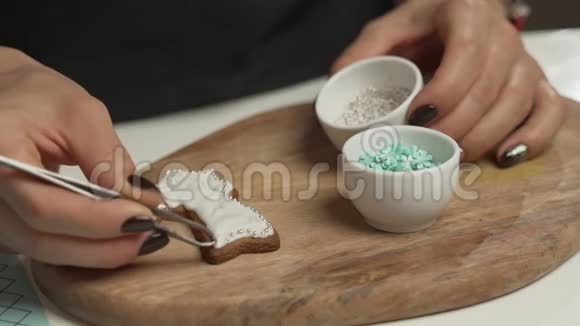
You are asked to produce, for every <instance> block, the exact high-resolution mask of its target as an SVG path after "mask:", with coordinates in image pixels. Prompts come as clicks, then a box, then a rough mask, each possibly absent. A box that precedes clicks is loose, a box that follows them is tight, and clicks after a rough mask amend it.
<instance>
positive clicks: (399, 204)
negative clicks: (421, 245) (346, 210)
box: [339, 126, 461, 233]
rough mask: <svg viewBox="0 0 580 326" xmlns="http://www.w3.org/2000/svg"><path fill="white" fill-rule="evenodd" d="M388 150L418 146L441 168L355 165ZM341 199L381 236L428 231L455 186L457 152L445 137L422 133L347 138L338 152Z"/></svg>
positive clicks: (377, 131) (397, 130)
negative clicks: (391, 146) (364, 156)
mask: <svg viewBox="0 0 580 326" xmlns="http://www.w3.org/2000/svg"><path fill="white" fill-rule="evenodd" d="M388 144H404V145H407V146H412V145H417V146H418V147H419V148H421V149H424V150H426V151H428V152H429V153H431V154H432V155H433V160H434V161H435V162H438V163H440V165H439V166H437V167H434V168H430V169H425V170H419V171H411V172H391V171H383V170H380V169H373V168H368V167H366V166H365V165H364V164H362V163H359V162H358V159H359V158H360V156H361V154H363V153H364V152H372V153H374V152H376V151H378V150H379V149H382V148H383V147H384V146H386V145H388ZM342 155H343V158H342V167H341V171H342V173H341V175H342V181H343V184H342V188H341V189H339V190H340V191H341V193H342V194H343V196H345V197H347V198H349V199H351V200H352V202H353V204H354V206H355V207H356V209H357V210H358V211H359V212H360V213H361V214H362V215H363V217H364V218H365V220H366V222H367V223H368V224H369V225H371V226H373V227H374V228H377V229H379V230H383V231H389V232H396V233H406V232H415V231H419V230H422V229H425V228H427V227H429V226H431V225H432V224H433V223H434V222H435V220H436V219H437V217H439V216H441V214H442V213H443V211H444V210H445V208H446V207H447V204H448V203H449V200H450V198H451V196H452V195H453V191H454V189H455V188H456V185H457V179H458V169H459V158H460V155H461V149H460V148H459V146H458V145H457V143H456V142H455V141H454V140H453V139H452V138H451V137H449V136H447V135H445V134H443V133H441V132H438V131H435V130H432V129H428V128H422V127H414V126H384V127H377V128H372V129H369V130H366V131H364V132H361V133H358V134H356V135H355V136H353V137H351V138H350V139H349V140H348V141H347V142H346V143H345V144H344V147H343V149H342Z"/></svg>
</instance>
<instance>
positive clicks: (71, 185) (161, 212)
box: [0, 155, 215, 247]
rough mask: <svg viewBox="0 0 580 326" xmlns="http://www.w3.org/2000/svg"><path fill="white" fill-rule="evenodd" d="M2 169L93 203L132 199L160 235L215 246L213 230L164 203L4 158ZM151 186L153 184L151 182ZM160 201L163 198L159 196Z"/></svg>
mask: <svg viewBox="0 0 580 326" xmlns="http://www.w3.org/2000/svg"><path fill="white" fill-rule="evenodd" d="M0 166H5V167H9V168H12V169H14V170H18V171H20V172H23V173H26V174H27V175H29V176H32V177H35V178H37V179H40V180H42V181H46V182H48V183H51V184H53V185H55V186H59V187H61V188H63V189H66V190H69V191H72V192H74V193H77V194H79V195H82V196H85V197H88V198H91V199H94V200H103V199H117V198H122V199H129V200H133V201H137V202H138V203H140V204H142V205H143V206H146V207H148V208H149V209H151V211H152V212H153V214H154V215H155V217H156V219H155V220H154V226H155V229H156V230H157V231H162V232H165V233H167V235H168V236H170V237H171V238H174V239H176V240H179V241H182V242H185V243H187V244H190V245H192V246H197V247H211V246H213V245H214V244H215V236H214V234H213V232H211V230H209V229H208V228H207V227H206V226H205V225H203V224H201V223H197V222H195V221H193V220H191V219H189V218H187V217H184V216H181V215H179V214H176V213H174V212H172V211H171V209H170V208H169V207H168V206H167V204H166V203H165V202H163V200H162V199H161V202H159V203H157V204H155V205H151V204H146V203H144V202H142V201H140V200H139V199H136V198H133V197H132V196H127V195H123V194H121V193H119V192H116V191H114V190H111V189H107V188H104V187H101V186H99V185H96V184H93V183H90V182H85V181H81V180H78V179H74V178H71V177H67V176H63V175H60V174H58V173H55V172H52V171H49V170H46V169H42V168H39V167H36V166H33V165H30V164H26V163H23V162H20V161H17V160H14V159H11V158H8V157H5V156H2V155H0ZM149 183H150V182H149ZM156 191H158V190H157V189H156ZM159 197H160V198H161V196H159ZM161 220H167V221H173V222H178V223H181V224H183V225H185V226H187V227H189V228H192V229H196V230H199V231H202V232H205V233H206V234H207V235H208V236H209V237H210V239H211V241H207V242H201V241H198V240H197V239H195V238H194V237H192V236H186V235H183V234H180V233H178V232H176V231H174V230H172V229H171V228H169V227H167V226H166V225H163V224H161V223H160V222H161Z"/></svg>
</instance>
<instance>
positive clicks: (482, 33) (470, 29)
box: [407, 1, 490, 126]
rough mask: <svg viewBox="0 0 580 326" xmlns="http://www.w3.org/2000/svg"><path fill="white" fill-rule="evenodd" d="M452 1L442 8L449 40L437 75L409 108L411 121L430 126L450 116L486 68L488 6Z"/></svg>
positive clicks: (440, 28) (440, 27) (442, 23)
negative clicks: (469, 6) (471, 5)
mask: <svg viewBox="0 0 580 326" xmlns="http://www.w3.org/2000/svg"><path fill="white" fill-rule="evenodd" d="M465 3H466V2H465V1H451V2H449V3H448V4H447V5H446V6H445V7H444V10H442V11H441V15H442V16H441V18H440V20H439V23H438V27H437V28H438V31H439V36H440V37H441V39H442V40H443V42H444V44H445V50H444V54H443V58H442V61H441V64H440V66H439V68H438V69H437V70H436V72H435V75H434V76H433V79H432V80H431V81H430V82H429V83H428V84H427V85H426V86H425V88H424V89H423V90H422V91H421V92H419V94H418V95H417V97H416V98H415V99H414V100H413V102H412V103H411V105H410V107H411V108H413V109H411V110H409V112H408V116H407V117H408V121H409V124H411V125H419V126H426V125H429V123H431V122H433V121H435V120H437V119H440V118H441V117H443V116H446V115H447V114H448V113H449V112H451V111H452V110H453V109H454V108H455V107H456V106H457V104H459V102H460V101H461V99H463V98H464V97H465V96H466V94H467V93H468V91H469V90H470V89H471V87H472V86H473V84H474V83H475V81H476V80H477V79H478V77H479V75H480V74H481V72H482V67H483V63H484V62H485V53H486V46H487V44H488V41H487V39H488V37H489V34H490V33H488V31H489V24H490V17H489V15H487V14H485V12H486V11H485V10H482V11H481V12H478V14H476V10H473V9H472V8H465V6H466V4H465Z"/></svg>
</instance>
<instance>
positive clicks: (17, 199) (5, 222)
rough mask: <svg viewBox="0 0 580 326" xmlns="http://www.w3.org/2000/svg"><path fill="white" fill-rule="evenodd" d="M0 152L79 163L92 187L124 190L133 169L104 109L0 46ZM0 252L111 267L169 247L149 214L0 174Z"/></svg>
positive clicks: (32, 160)
mask: <svg viewBox="0 0 580 326" xmlns="http://www.w3.org/2000/svg"><path fill="white" fill-rule="evenodd" d="M0 154H1V155H4V156H7V157H10V158H13V159H16V160H19V161H22V162H25V163H28V164H32V165H35V166H39V167H43V168H48V169H52V170H56V169H58V166H59V165H60V164H66V165H79V166H80V168H81V169H82V171H83V172H84V174H85V175H86V176H87V178H89V179H90V180H91V181H92V182H96V183H99V184H101V185H103V186H105V187H108V188H120V187H121V186H125V185H124V184H123V183H124V182H126V181H125V178H126V177H127V176H128V175H129V174H130V173H132V172H133V170H134V168H135V167H134V164H133V162H132V161H131V158H130V157H129V155H128V154H127V152H126V151H125V150H124V148H123V146H122V144H121V142H120V140H119V138H118V137H117V135H116V133H115V131H114V129H113V126H112V123H111V120H110V117H109V114H108V111H107V109H106V108H105V106H104V105H103V104H102V103H101V102H99V101H98V100H97V99H95V98H94V97H92V96H90V95H89V94H88V93H87V92H86V91H85V90H84V89H83V88H82V87H80V86H79V85H77V84H76V83H74V82H73V81H71V80H69V79H68V78H66V77H64V76H63V75H61V74H59V73H57V72H56V71H54V70H51V69H49V68H47V67H45V66H43V65H41V64H40V63H38V62H36V61H34V60H33V59H31V58H30V57H28V56H26V55H24V54H23V53H21V52H19V51H16V50H13V49H9V48H1V47H0ZM0 178H1V180H2V181H1V183H0V248H2V247H6V248H7V249H10V250H12V251H14V252H17V253H20V254H24V255H27V256H30V257H32V258H34V259H36V260H39V261H43V262H47V263H52V264H57V265H74V266H84V267H95V268H114V267H118V266H121V265H124V264H127V263H130V262H131V261H133V260H134V259H135V257H136V256H137V255H139V254H147V253H150V252H152V251H154V250H156V249H159V248H161V247H162V246H164V245H166V244H167V242H168V238H167V235H165V234H159V233H154V234H152V233H151V232H149V231H151V230H152V228H153V223H152V219H151V218H150V217H149V216H151V212H150V211H149V210H148V209H147V208H145V207H144V206H141V205H139V204H136V203H134V202H131V201H127V200H120V199H118V200H102V201H95V200H92V199H88V198H85V197H82V196H79V195H77V194H73V193H71V192H69V191H66V190H63V189H60V188H57V187H55V186H52V185H49V184H46V183H42V182H39V181H38V180H35V179H32V178H30V177H27V176H25V175H23V174H21V173H19V172H16V171H14V170H11V169H8V168H0Z"/></svg>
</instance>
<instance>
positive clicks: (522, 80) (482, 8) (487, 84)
mask: <svg viewBox="0 0 580 326" xmlns="http://www.w3.org/2000/svg"><path fill="white" fill-rule="evenodd" d="M501 2H502V1H489V0H432V1H424V0H408V1H406V2H405V3H404V4H403V5H401V6H400V7H398V8H397V9H396V10H394V11H393V12H392V13H388V14H386V15H384V16H382V17H379V18H377V19H376V20H374V21H372V22H370V23H369V24H368V25H367V26H366V27H365V28H364V29H363V30H362V31H361V33H360V35H359V36H358V38H357V39H356V40H355V41H354V42H353V43H352V44H351V45H350V46H349V47H348V48H347V49H346V50H345V51H344V53H343V54H342V55H341V57H340V58H339V59H338V60H337V61H336V62H335V64H334V66H333V68H332V70H333V71H337V70H339V69H341V68H342V67H344V66H346V65H348V64H350V63H353V62H355V61H357V60H360V59H364V58H367V57H372V56H377V55H383V54H395V55H401V56H403V57H407V58H409V59H411V60H413V61H415V62H417V63H418V64H419V66H420V67H421V70H422V71H423V72H424V73H429V72H432V71H433V72H434V74H433V79H432V80H431V81H430V82H428V83H427V85H426V86H425V88H424V89H423V90H422V91H421V92H420V93H419V94H418V95H417V97H416V98H415V99H414V100H413V102H412V103H411V105H410V109H409V112H408V121H409V123H410V124H413V125H421V126H427V127H429V128H433V129H436V130H439V131H442V132H444V133H446V134H448V135H450V136H451V137H453V138H454V139H455V140H457V141H458V143H459V145H460V146H461V148H462V149H463V150H464V153H463V160H464V161H474V160H477V159H479V158H481V157H482V156H484V155H485V154H487V153H494V156H495V159H496V161H497V163H498V165H500V166H502V167H509V166H513V165H515V164H517V163H519V162H521V161H523V160H525V159H530V158H533V157H534V156H537V155H539V154H540V153H541V152H543V151H544V150H545V149H546V148H547V147H548V146H549V145H550V143H551V140H552V139H553V137H554V136H555V135H556V133H557V131H558V129H559V127H560V126H561V124H562V122H563V120H564V115H565V110H564V104H563V103H564V101H563V100H562V98H561V97H560V96H559V95H558V94H557V92H556V91H555V90H554V88H553V87H552V86H550V84H549V83H548V81H547V80H546V76H545V75H544V73H543V71H542V69H541V68H540V67H539V65H538V63H537V62H536V61H535V60H534V59H533V58H531V57H530V55H529V54H528V53H527V52H526V50H525V49H524V47H523V44H522V41H521V39H520V35H519V33H518V32H517V31H516V29H515V28H513V27H512V26H511V25H510V24H509V22H508V21H507V20H506V18H505V10H504V8H503V6H502V4H501Z"/></svg>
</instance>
